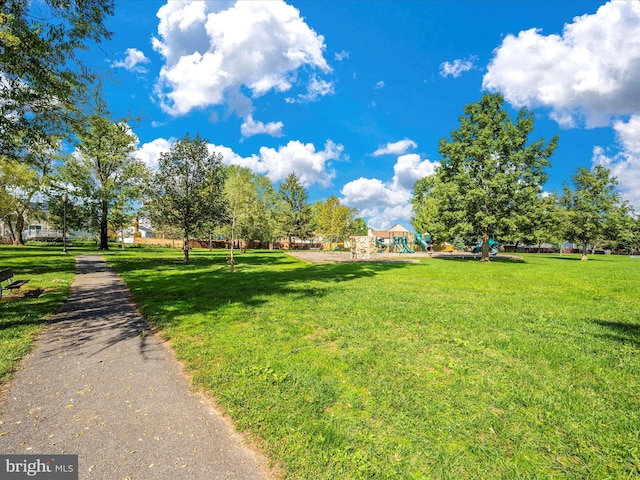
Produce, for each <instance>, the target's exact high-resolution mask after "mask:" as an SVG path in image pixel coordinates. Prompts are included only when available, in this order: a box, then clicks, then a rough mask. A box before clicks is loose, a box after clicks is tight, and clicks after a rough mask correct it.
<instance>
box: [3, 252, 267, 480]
mask: <svg viewBox="0 0 640 480" xmlns="http://www.w3.org/2000/svg"><path fill="white" fill-rule="evenodd" d="M76 262H77V263H76V265H77V275H76V277H75V279H74V282H73V285H72V287H71V293H70V296H69V300H68V302H67V303H66V304H65V306H64V307H63V308H62V309H61V311H60V312H58V314H57V315H56V316H55V318H54V319H53V321H52V324H51V325H50V326H49V327H48V328H47V329H45V331H44V332H43V333H42V334H41V335H40V336H39V337H38V339H37V341H36V345H35V348H34V349H33V351H32V352H31V353H30V354H29V355H28V356H27V357H25V359H24V360H23V361H22V363H21V365H20V367H19V368H18V370H17V372H16V373H15V375H14V377H13V379H12V380H11V381H10V382H9V384H8V385H7V388H5V391H4V392H3V394H2V397H1V398H0V453H2V454H48V455H60V454H76V455H78V461H79V465H78V471H79V478H80V479H105V480H107V479H108V480H114V479H115V480H121V479H136V480H137V479H154V480H157V479H160V480H164V479H188V480H193V479H202V480H207V479H242V480H253V479H261V480H262V479H268V478H273V475H272V474H270V472H269V470H268V468H267V461H266V459H265V458H264V457H262V456H261V455H260V454H259V452H257V451H256V450H255V449H251V448H249V447H248V446H247V444H246V442H244V440H243V438H242V437H241V436H240V435H239V434H237V433H236V432H235V431H234V430H233V427H232V425H231V424H230V423H229V422H228V421H227V420H226V419H225V418H224V417H223V416H222V415H221V414H220V413H219V411H218V410H217V409H216V408H215V405H214V404H213V403H212V402H211V401H209V400H208V399H207V398H205V397H204V396H202V395H200V394H198V393H194V392H192V391H190V389H189V381H188V378H187V377H186V376H185V374H184V372H183V370H182V368H181V366H180V364H179V363H178V362H177V361H176V360H175V358H174V356H173V354H172V352H171V349H170V348H169V347H168V346H167V345H166V344H165V343H164V342H163V341H162V340H161V339H159V338H158V337H157V335H155V334H154V333H153V332H152V331H151V330H150V328H149V326H148V324H147V323H146V321H145V320H144V318H143V317H142V316H141V315H140V314H139V313H138V311H137V310H136V308H135V306H134V304H133V302H132V300H131V295H130V292H129V290H128V288H127V286H126V285H125V284H124V283H123V282H122V280H121V279H120V277H119V276H118V275H117V274H116V273H115V272H114V271H113V270H112V269H111V268H110V267H109V266H108V265H107V264H106V262H105V261H104V260H103V259H102V258H101V257H100V256H98V255H80V256H78V257H77V260H76ZM17 301H19V300H17Z"/></svg>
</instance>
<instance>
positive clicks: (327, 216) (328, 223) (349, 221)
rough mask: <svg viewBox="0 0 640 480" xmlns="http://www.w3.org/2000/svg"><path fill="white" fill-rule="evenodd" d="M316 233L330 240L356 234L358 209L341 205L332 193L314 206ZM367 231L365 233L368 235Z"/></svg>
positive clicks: (343, 238) (342, 238)
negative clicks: (355, 224)
mask: <svg viewBox="0 0 640 480" xmlns="http://www.w3.org/2000/svg"><path fill="white" fill-rule="evenodd" d="M312 210H313V216H314V225H315V231H316V233H318V234H320V235H322V236H323V237H324V238H325V240H327V241H329V242H339V241H344V240H345V239H346V238H347V237H349V236H350V235H353V234H354V222H355V216H356V215H357V214H358V211H357V210H356V209H353V208H350V207H347V206H345V205H340V200H339V199H338V197H336V196H334V195H332V196H330V197H329V198H327V200H325V201H324V202H323V201H318V202H316V203H314V204H313V206H312ZM366 234H367V233H365V235H366Z"/></svg>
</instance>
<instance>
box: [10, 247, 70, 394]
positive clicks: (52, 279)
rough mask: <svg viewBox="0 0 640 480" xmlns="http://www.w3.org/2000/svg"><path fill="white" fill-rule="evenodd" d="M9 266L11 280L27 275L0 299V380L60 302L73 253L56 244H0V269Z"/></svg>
mask: <svg viewBox="0 0 640 480" xmlns="http://www.w3.org/2000/svg"><path fill="white" fill-rule="evenodd" d="M7 267H12V268H13V273H14V275H15V280H20V279H29V283H27V284H26V285H25V286H23V287H22V288H21V289H20V291H16V290H13V291H4V292H3V295H2V299H0V382H5V381H7V380H8V379H9V376H10V374H11V372H12V371H13V370H14V368H15V366H16V364H17V363H18V362H19V361H20V359H21V358H22V357H23V356H24V355H25V354H26V353H27V352H28V351H29V350H30V349H31V347H32V343H33V338H34V337H35V335H36V334H37V333H38V332H39V331H41V330H42V329H43V328H44V327H45V326H46V325H47V323H46V320H47V319H48V318H50V316H51V315H52V314H53V313H55V312H56V310H57V309H58V308H59V307H60V306H61V305H62V304H63V303H64V301H65V300H66V298H67V295H68V293H69V288H70V286H71V282H72V280H73V276H74V273H75V259H74V256H73V254H70V255H63V254H62V253H61V248H58V247H9V246H0V269H4V268H7Z"/></svg>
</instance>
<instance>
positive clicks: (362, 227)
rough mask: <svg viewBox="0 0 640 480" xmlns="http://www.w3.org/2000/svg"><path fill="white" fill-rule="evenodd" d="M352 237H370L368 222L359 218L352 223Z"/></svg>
mask: <svg viewBox="0 0 640 480" xmlns="http://www.w3.org/2000/svg"><path fill="white" fill-rule="evenodd" d="M349 229H350V230H351V234H352V235H356V236H358V237H366V236H367V235H369V227H368V226H367V222H365V221H364V218H361V217H358V218H355V219H354V220H353V222H351V226H350V227H349Z"/></svg>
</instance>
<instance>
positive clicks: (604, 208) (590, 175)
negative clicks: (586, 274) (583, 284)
mask: <svg viewBox="0 0 640 480" xmlns="http://www.w3.org/2000/svg"><path fill="white" fill-rule="evenodd" d="M571 179H572V182H573V190H572V189H571V187H569V186H568V185H565V187H564V194H563V195H562V198H561V202H562V205H563V206H564V207H565V208H566V210H567V222H566V228H567V235H568V238H569V239H570V240H572V241H574V242H576V243H578V244H580V245H581V246H582V260H588V257H587V249H588V246H589V244H590V243H592V242H597V241H601V240H603V235H604V234H605V232H606V230H607V227H608V226H610V224H611V223H610V221H609V217H610V216H611V215H612V214H614V213H615V212H616V208H617V206H619V201H620V195H619V194H618V192H617V190H616V185H617V184H618V181H617V179H616V178H615V177H613V176H611V172H610V171H609V169H608V168H606V167H603V166H602V165H596V166H595V167H594V168H593V169H591V170H589V169H586V168H578V170H577V171H576V173H575V175H572V176H571Z"/></svg>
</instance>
